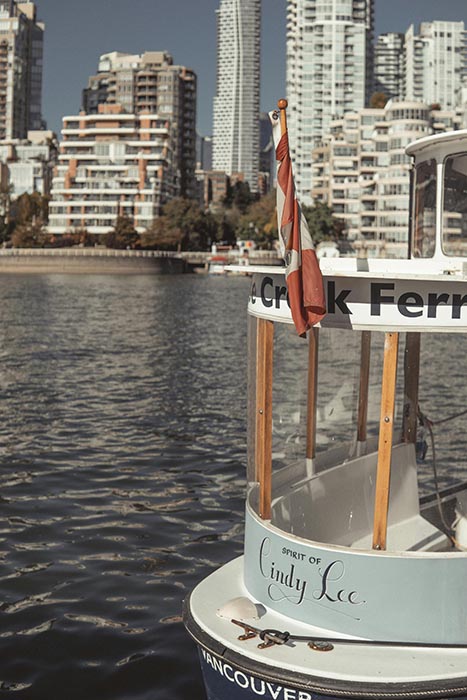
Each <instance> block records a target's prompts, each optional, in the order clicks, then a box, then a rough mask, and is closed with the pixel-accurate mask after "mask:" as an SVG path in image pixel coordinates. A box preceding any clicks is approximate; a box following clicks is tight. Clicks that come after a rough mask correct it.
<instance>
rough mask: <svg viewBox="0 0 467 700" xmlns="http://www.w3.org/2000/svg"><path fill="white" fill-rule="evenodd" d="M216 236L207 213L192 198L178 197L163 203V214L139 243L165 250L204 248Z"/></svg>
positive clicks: (215, 223)
mask: <svg viewBox="0 0 467 700" xmlns="http://www.w3.org/2000/svg"><path fill="white" fill-rule="evenodd" d="M217 235H218V225H217V222H216V219H215V217H214V216H213V215H212V214H211V213H210V212H204V211H203V210H202V209H200V207H199V206H198V204H197V203H196V202H195V201H193V200H192V199H185V198H184V197H177V198H175V199H172V200H171V201H170V202H168V203H167V204H166V205H165V206H164V208H163V211H162V216H160V217H159V218H158V219H155V221H154V223H153V225H152V226H151V227H150V228H149V229H148V231H146V233H145V234H144V235H143V238H142V245H143V246H144V247H154V248H162V249H166V250H207V249H208V247H209V246H210V244H211V243H212V241H215V240H217Z"/></svg>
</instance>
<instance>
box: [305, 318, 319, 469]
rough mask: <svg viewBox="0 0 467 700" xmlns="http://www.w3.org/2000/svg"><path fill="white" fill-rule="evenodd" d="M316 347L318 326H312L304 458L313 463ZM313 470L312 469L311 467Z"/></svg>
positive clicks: (316, 382) (316, 375) (309, 335)
mask: <svg viewBox="0 0 467 700" xmlns="http://www.w3.org/2000/svg"><path fill="white" fill-rule="evenodd" d="M318 348H319V328H314V327H313V328H312V329H311V330H310V332H309V334H308V389H307V426H306V458H307V460H310V464H311V465H312V464H313V460H314V458H315V455H316V404H317V400H318ZM312 471H313V469H312Z"/></svg>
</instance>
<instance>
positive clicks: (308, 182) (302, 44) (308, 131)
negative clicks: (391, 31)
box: [286, 0, 374, 204]
mask: <svg viewBox="0 0 467 700" xmlns="http://www.w3.org/2000/svg"><path fill="white" fill-rule="evenodd" d="M373 24H374V0H288V2H287V72H286V80H287V99H288V102H289V109H288V124H289V133H290V150H291V156H292V160H293V163H294V171H295V183H296V187H297V192H298V195H299V197H300V199H301V201H302V202H304V203H305V204H311V194H310V193H311V187H312V170H311V152H312V149H313V148H315V147H317V146H318V145H319V143H320V142H321V140H322V137H323V135H324V134H325V133H326V132H327V130H328V128H329V125H330V123H331V120H332V119H334V118H336V117H340V116H342V115H343V114H344V113H345V112H348V111H350V110H356V109H360V108H362V107H364V106H365V104H367V103H368V100H369V97H370V95H371V92H372V71H373V48H372V45H373Z"/></svg>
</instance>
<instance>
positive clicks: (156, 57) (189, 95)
mask: <svg viewBox="0 0 467 700" xmlns="http://www.w3.org/2000/svg"><path fill="white" fill-rule="evenodd" d="M196 95H197V78H196V74H195V73H194V71H192V70H190V69H189V68H187V67H186V66H178V65H174V63H173V58H172V56H171V55H170V54H169V53H167V52H166V51H146V52H145V53H143V54H141V55H140V54H126V53H121V52H118V51H113V52H111V53H107V54H103V55H102V56H101V57H100V59H99V64H98V71H97V74H96V75H93V76H91V77H90V78H89V81H88V86H87V87H86V88H85V90H83V95H82V103H83V110H84V111H85V112H86V114H97V113H98V110H99V105H102V104H109V105H116V104H120V105H121V106H122V107H123V109H124V110H125V111H126V112H127V113H128V114H140V113H141V112H143V111H149V112H151V113H152V114H158V115H160V117H161V118H163V119H168V120H170V122H171V125H172V131H173V134H174V139H175V140H174V143H175V158H176V163H177V169H178V173H179V175H178V182H179V185H178V188H179V189H178V194H180V195H182V196H185V197H194V196H195V175H194V173H195V167H196Z"/></svg>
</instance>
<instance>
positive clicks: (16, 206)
mask: <svg viewBox="0 0 467 700" xmlns="http://www.w3.org/2000/svg"><path fill="white" fill-rule="evenodd" d="M48 207H49V198H48V197H46V196H43V195H41V194H40V193H39V192H33V193H32V194H28V193H27V192H24V193H23V194H22V195H20V196H19V197H18V199H17V200H15V201H14V202H13V203H12V205H11V213H12V217H13V219H14V229H13V233H12V236H11V242H12V244H13V245H14V246H15V247H16V248H35V247H43V246H44V245H45V243H46V241H47V238H48V237H47V233H46V232H45V229H44V225H45V224H46V222H47V220H48Z"/></svg>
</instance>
